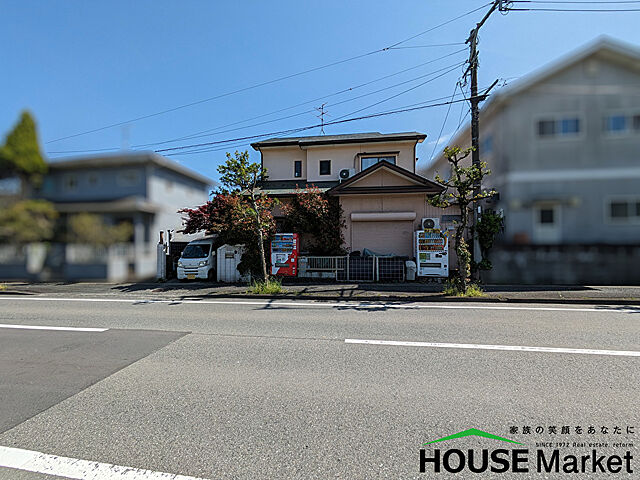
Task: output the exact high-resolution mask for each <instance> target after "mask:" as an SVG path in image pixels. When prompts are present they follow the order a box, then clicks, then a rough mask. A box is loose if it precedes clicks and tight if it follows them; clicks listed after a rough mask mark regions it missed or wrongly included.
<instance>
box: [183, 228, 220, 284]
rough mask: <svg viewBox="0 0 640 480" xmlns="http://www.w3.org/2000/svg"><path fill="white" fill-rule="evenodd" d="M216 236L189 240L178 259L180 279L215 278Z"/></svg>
mask: <svg viewBox="0 0 640 480" xmlns="http://www.w3.org/2000/svg"><path fill="white" fill-rule="evenodd" d="M214 242H215V239H214V238H203V239H201V240H194V241H192V242H189V243H188V244H187V246H186V247H185V248H184V250H183V251H182V255H180V259H179V260H178V269H177V274H178V280H195V279H197V278H199V279H202V280H215V278H216V250H215V248H214Z"/></svg>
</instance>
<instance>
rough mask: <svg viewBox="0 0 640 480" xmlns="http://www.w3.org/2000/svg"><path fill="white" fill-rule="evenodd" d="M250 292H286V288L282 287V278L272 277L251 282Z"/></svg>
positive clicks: (272, 293) (271, 293)
mask: <svg viewBox="0 0 640 480" xmlns="http://www.w3.org/2000/svg"><path fill="white" fill-rule="evenodd" d="M249 293H253V294H254V295H276V294H278V293H284V289H283V288H282V282H281V281H280V280H276V279H274V278H271V279H269V280H259V281H254V282H253V283H252V284H251V288H250V289H249Z"/></svg>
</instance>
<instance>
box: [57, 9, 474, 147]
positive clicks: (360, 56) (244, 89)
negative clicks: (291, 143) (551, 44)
mask: <svg viewBox="0 0 640 480" xmlns="http://www.w3.org/2000/svg"><path fill="white" fill-rule="evenodd" d="M485 6H486V5H483V6H482V7H478V8H475V9H473V10H471V11H469V12H466V13H463V14H462V15H458V16H457V17H455V18H452V19H451V20H447V21H446V22H443V23H440V24H438V25H436V26H434V27H431V28H429V29H427V30H424V31H423V32H420V33H418V34H416V35H412V36H411V37H408V38H406V39H404V40H401V41H399V42H396V43H394V44H392V45H389V46H388V47H384V48H379V49H377V50H372V51H370V52H367V53H363V54H360V55H356V56H353V57H349V58H346V59H343V60H338V61H335V62H331V63H327V64H324V65H321V66H318V67H313V68H309V69H307V70H303V71H300V72H297V73H292V74H289V75H285V76H282V77H278V78H275V79H272V80H267V81H264V82H260V83H257V84H254V85H250V86H248V87H243V88H239V89H237V90H232V91H230V92H225V93H221V94H219V95H215V96H212V97H209V98H205V99H202V100H197V101H194V102H190V103H185V104H182V105H178V106H176V107H172V108H167V109H165V110H160V111H158V112H154V113H150V114H147V115H141V116H139V117H135V118H131V119H128V120H124V121H121V122H116V123H111V124H109V125H104V126H102V127H98V128H94V129H91V130H85V131H83V132H79V133H75V134H73V135H66V136H64V137H59V138H56V139H53V140H49V141H48V142H45V143H46V144H49V143H54V142H58V141H61V140H67V139H69V138H75V137H79V136H82V135H87V134H90V133H95V132H100V131H103V130H107V129H109V128H113V127H118V126H121V125H125V124H127V123H133V122H138V121H140V120H145V119H148V118H152V117H157V116H160V115H164V114H167V113H171V112H175V111H177V110H181V109H184V108H188V107H192V106H195V105H200V104H202V103H205V102H210V101H212V100H217V99H220V98H223V97H228V96H230V95H235V94H238V93H242V92H246V91H248V90H252V89H255V88H259V87H263V86H266V85H271V84H273V83H277V82H281V81H284V80H288V79H290V78H294V77H298V76H301V75H305V74H308V73H311V72H316V71H318V70H322V69H325V68H329V67H333V66H336V65H341V64H343V63H347V62H350V61H353V60H357V59H360V58H364V57H368V56H370V55H374V54H376V53H381V52H385V51H387V50H391V49H393V48H394V47H397V46H398V45H401V44H403V43H406V42H408V41H410V40H413V39H414V38H418V37H420V36H422V35H425V34H426V33H429V32H431V31H433V30H436V29H438V28H441V27H443V26H445V25H448V24H450V23H452V22H454V21H456V20H459V19H461V18H464V17H466V16H468V15H471V14H473V13H475V12H477V11H478V10H480V9H482V8H484V7H485Z"/></svg>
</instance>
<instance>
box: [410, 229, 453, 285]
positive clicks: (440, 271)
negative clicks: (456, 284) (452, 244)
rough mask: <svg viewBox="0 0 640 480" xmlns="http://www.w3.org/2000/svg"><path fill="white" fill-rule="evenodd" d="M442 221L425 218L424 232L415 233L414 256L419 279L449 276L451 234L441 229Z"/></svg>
mask: <svg viewBox="0 0 640 480" xmlns="http://www.w3.org/2000/svg"><path fill="white" fill-rule="evenodd" d="M439 220H440V219H438V218H423V219H422V230H418V231H417V232H415V233H414V242H413V248H414V255H415V257H416V266H417V272H416V273H417V275H418V276H419V277H444V278H447V277H448V276H449V232H448V231H447V230H446V229H443V230H441V229H440V221H439Z"/></svg>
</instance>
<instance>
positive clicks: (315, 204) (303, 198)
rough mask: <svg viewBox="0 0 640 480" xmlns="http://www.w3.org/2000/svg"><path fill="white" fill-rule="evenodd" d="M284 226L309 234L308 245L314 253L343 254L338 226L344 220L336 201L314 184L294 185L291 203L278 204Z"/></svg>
mask: <svg viewBox="0 0 640 480" xmlns="http://www.w3.org/2000/svg"><path fill="white" fill-rule="evenodd" d="M282 210H283V212H284V214H285V216H286V225H287V226H286V228H287V229H288V230H291V231H293V232H295V233H300V234H303V233H306V234H310V235H312V236H313V242H312V244H311V246H310V250H311V253H313V254H315V255H341V254H343V253H344V249H343V246H342V245H343V243H344V237H343V235H342V228H343V226H344V219H343V216H342V208H341V207H340V202H339V200H338V199H337V198H335V197H329V196H327V195H325V194H324V193H322V191H320V189H319V188H318V187H316V186H314V185H312V186H310V187H307V188H305V189H301V188H299V187H298V188H296V193H295V195H294V197H293V198H292V199H291V202H289V203H287V204H283V205H282Z"/></svg>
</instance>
